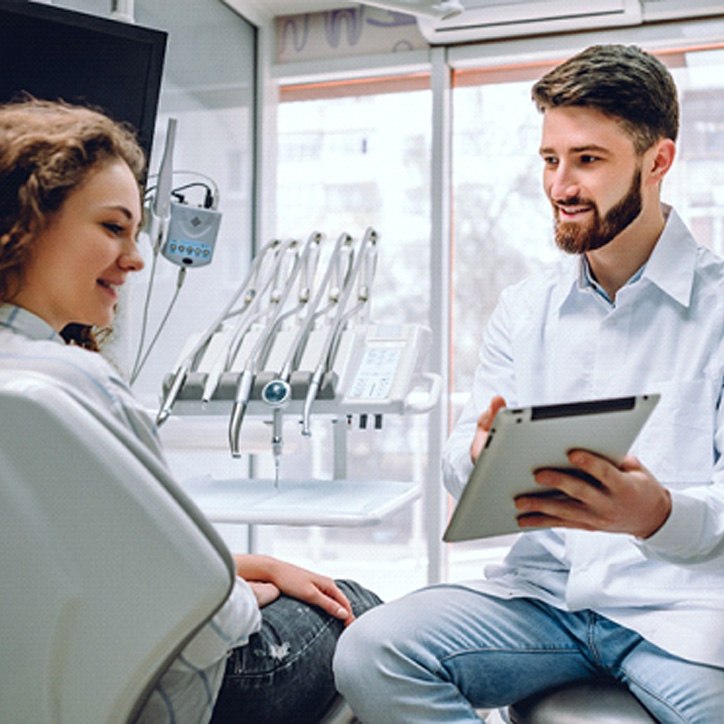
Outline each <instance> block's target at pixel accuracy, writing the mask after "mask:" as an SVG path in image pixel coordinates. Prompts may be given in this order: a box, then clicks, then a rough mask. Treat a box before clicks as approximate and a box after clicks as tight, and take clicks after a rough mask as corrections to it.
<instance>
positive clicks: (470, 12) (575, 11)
mask: <svg viewBox="0 0 724 724" xmlns="http://www.w3.org/2000/svg"><path fill="white" fill-rule="evenodd" d="M462 4H463V6H464V7H465V11H464V12H463V13H461V14H460V15H457V16H456V17H454V18H448V19H447V20H433V19H430V18H423V17H418V19H417V22H418V25H419V27H420V32H421V33H422V34H423V36H424V37H425V38H426V39H427V41H428V42H430V43H432V44H433V45H449V44H452V43H469V42H473V41H476V40H489V39H491V38H503V37H512V36H523V35H543V34H548V33H559V32H566V31H569V32H570V31H575V30H585V29H592V28H606V27H615V26H622V25H639V24H640V23H641V2H640V0H577V1H576V0H462Z"/></svg>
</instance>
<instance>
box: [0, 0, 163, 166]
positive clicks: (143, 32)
mask: <svg viewBox="0 0 724 724" xmlns="http://www.w3.org/2000/svg"><path fill="white" fill-rule="evenodd" d="M166 37H167V34H166V33H165V32H163V31H159V30H153V29H151V28H144V27H140V26H138V25H132V24H129V23H124V22H119V21H115V20H110V19H106V18H100V17H97V16H94V15H88V14H86V13H80V12H76V11H72V10H67V9H64V8H60V7H55V6H51V5H45V4H41V3H36V2H28V1H27V0H0V102H6V101H8V100H11V99H13V98H15V97H17V96H18V95H19V94H20V93H22V92H23V91H26V92H28V93H31V94H32V95H33V96H35V97H37V98H45V99H58V98H61V99H63V100H65V101H68V102H70V103H81V104H84V105H92V106H95V107H100V108H101V109H103V110H104V111H105V112H106V113H108V115H110V116H111V117H112V118H115V119H116V120H118V121H125V122H127V123H130V124H131V125H132V126H133V127H134V128H135V129H136V131H137V133H138V139H139V142H140V143H141V145H142V146H143V148H144V150H145V151H146V153H147V154H148V157H149V158H150V152H151V144H152V142H153V135H154V125H155V121H156V111H157V108H158V96H159V92H160V88H161V75H162V72H163V60H164V54H165V50H166Z"/></svg>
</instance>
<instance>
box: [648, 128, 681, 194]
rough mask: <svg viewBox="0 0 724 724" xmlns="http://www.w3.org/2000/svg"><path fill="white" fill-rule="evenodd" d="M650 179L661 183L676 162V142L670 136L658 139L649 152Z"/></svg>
mask: <svg viewBox="0 0 724 724" xmlns="http://www.w3.org/2000/svg"><path fill="white" fill-rule="evenodd" d="M646 155H647V156H648V159H649V161H648V171H649V174H648V175H649V179H651V181H652V182H653V183H656V184H660V183H661V182H662V181H663V179H664V176H666V174H667V173H668V171H669V169H670V168H671V166H672V165H673V163H674V158H675V157H676V144H675V143H674V141H672V140H671V139H670V138H662V139H661V140H659V141H657V142H656V143H655V144H654V145H653V146H652V147H651V148H650V149H649V150H648V151H647V152H646Z"/></svg>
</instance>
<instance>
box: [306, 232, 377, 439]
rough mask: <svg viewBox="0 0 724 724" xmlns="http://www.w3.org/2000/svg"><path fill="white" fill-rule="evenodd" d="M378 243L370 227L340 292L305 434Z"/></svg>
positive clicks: (315, 376)
mask: <svg viewBox="0 0 724 724" xmlns="http://www.w3.org/2000/svg"><path fill="white" fill-rule="evenodd" d="M376 243H377V232H376V231H375V230H374V229H372V228H368V229H367V230H366V232H365V235H364V237H363V239H362V242H361V243H360V251H359V254H358V256H357V259H355V261H354V264H353V265H352V268H351V269H350V271H349V274H348V275H347V278H346V279H345V286H344V288H343V289H342V292H341V294H340V300H339V302H338V303H337V311H336V313H335V316H334V319H333V321H332V324H331V326H330V329H329V332H328V333H327V337H326V339H325V341H324V345H323V348H322V354H321V355H320V358H319V364H318V365H317V368H316V369H315V371H314V374H313V375H312V380H311V382H310V383H309V389H308V390H307V395H306V397H305V399H304V406H303V409H302V434H303V435H306V436H309V435H311V434H312V433H311V426H310V419H311V410H312V405H313V404H314V400H315V399H316V397H317V393H318V392H319V388H320V386H321V384H322V379H323V377H324V373H325V372H327V371H328V370H330V369H332V365H333V364H334V358H335V355H336V351H337V345H338V339H339V336H340V335H341V332H342V327H343V326H344V324H346V322H347V319H348V314H345V309H346V306H347V302H348V300H349V296H350V293H351V290H352V287H353V286H354V283H355V281H356V279H357V278H358V277H359V275H360V270H361V269H362V266H363V264H365V263H367V264H368V265H369V260H367V262H365V259H366V251H367V249H368V248H370V247H374V246H375V244H376ZM368 268H369V266H368Z"/></svg>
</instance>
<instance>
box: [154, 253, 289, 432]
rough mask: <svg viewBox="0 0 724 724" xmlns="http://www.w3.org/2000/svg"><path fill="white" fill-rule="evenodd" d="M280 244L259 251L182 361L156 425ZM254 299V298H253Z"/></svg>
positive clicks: (171, 407) (172, 404)
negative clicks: (193, 367)
mask: <svg viewBox="0 0 724 724" xmlns="http://www.w3.org/2000/svg"><path fill="white" fill-rule="evenodd" d="M278 244H279V241H277V240H275V239H274V240H272V241H270V242H267V244H265V245H264V246H263V247H262V249H261V250H260V251H259V254H258V255H257V259H256V260H255V263H254V264H252V267H251V270H250V272H249V274H248V275H247V277H246V278H245V279H244V281H243V282H242V283H241V284H240V285H239V287H238V288H237V289H236V291H235V292H234V294H233V295H232V297H231V299H230V300H229V302H228V303H227V304H226V306H225V307H224V308H223V310H222V311H221V313H220V314H219V316H218V317H217V318H216V319H215V320H214V322H213V323H212V324H211V325H210V326H209V327H207V330H206V332H204V334H202V335H201V337H200V339H199V341H198V342H197V343H196V344H195V345H194V348H193V349H192V350H191V352H189V354H187V355H186V357H185V358H184V359H183V360H182V361H181V363H180V364H179V365H178V367H177V368H176V372H175V373H174V376H173V380H172V382H171V385H170V386H169V390H168V392H167V393H166V395H165V396H164V399H163V402H162V403H161V407H160V408H159V411H158V413H157V415H156V424H157V425H158V426H161V425H162V424H163V423H164V422H166V420H167V419H168V418H169V416H170V415H171V412H172V410H173V406H174V403H175V402H176V399H177V397H178V395H179V393H180V392H181V389H182V388H183V385H184V383H185V382H186V377H187V376H188V373H189V372H190V371H191V367H192V365H193V363H194V360H195V359H196V358H197V356H198V354H199V352H200V351H201V350H203V349H204V348H205V347H206V346H207V345H208V343H209V341H210V340H211V338H212V337H213V335H214V334H216V332H217V331H218V330H219V329H220V328H221V325H222V324H223V322H224V320H225V319H226V318H227V316H228V315H229V314H230V312H231V310H232V309H233V307H234V305H235V304H236V302H237V301H238V299H239V297H241V295H242V294H244V292H246V291H247V290H248V289H249V286H250V284H251V283H252V281H253V279H254V278H255V275H256V273H257V272H258V270H259V266H260V265H261V262H262V260H263V259H264V257H265V256H266V254H267V252H268V251H269V250H270V249H272V248H274V247H275V246H276V245H278ZM252 298H253V296H252Z"/></svg>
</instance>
